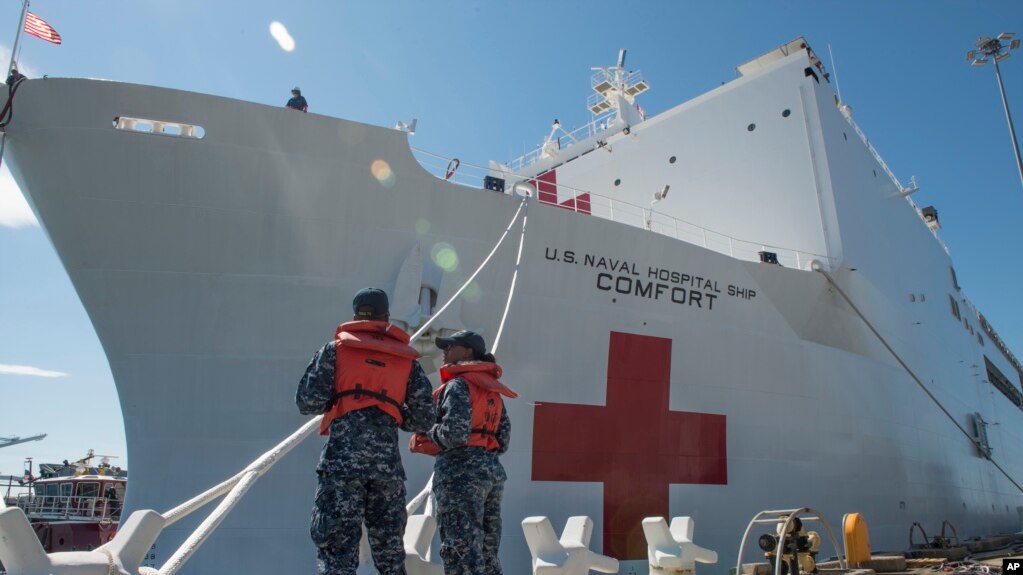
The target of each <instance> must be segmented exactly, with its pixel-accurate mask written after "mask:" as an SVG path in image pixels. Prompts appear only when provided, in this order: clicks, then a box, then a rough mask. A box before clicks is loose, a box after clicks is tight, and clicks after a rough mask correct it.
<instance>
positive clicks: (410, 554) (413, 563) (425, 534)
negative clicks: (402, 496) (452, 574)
mask: <svg viewBox="0 0 1023 575" xmlns="http://www.w3.org/2000/svg"><path fill="white" fill-rule="evenodd" d="M436 531H437V520H436V519H434V518H433V517H432V516H430V515H409V518H408V521H407V522H406V523H405V537H404V542H405V571H406V572H407V573H408V575H444V568H443V567H442V566H440V565H439V564H437V563H432V562H431V561H430V559H429V554H430V545H431V544H432V543H433V534H434V533H435V532H436ZM376 574H377V568H376V566H375V565H373V555H372V553H371V552H370V548H369V538H368V536H367V534H366V527H365V526H363V528H362V539H361V540H360V541H359V567H358V569H356V575H376Z"/></svg>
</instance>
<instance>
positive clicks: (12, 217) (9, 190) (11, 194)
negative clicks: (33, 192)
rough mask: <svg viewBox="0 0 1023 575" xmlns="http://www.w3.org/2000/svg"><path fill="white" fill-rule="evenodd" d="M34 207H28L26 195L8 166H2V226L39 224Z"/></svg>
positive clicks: (21, 226)
mask: <svg viewBox="0 0 1023 575" xmlns="http://www.w3.org/2000/svg"><path fill="white" fill-rule="evenodd" d="M38 225H39V221H38V220H36V217H35V214H33V213H32V209H31V208H29V207H28V202H27V201H26V200H25V196H23V195H22V194H21V189H19V188H18V184H16V183H15V182H14V178H12V177H11V172H10V171H9V170H8V169H7V166H6V165H5V166H3V167H0V226H5V227H8V228H25V227H28V226H38Z"/></svg>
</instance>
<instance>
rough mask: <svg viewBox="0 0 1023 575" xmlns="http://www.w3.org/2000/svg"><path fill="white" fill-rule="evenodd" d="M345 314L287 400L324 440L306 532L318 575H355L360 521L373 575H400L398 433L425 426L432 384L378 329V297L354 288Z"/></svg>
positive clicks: (381, 300)
mask: <svg viewBox="0 0 1023 575" xmlns="http://www.w3.org/2000/svg"><path fill="white" fill-rule="evenodd" d="M352 307H353V309H354V311H355V318H354V321H352V322H348V323H344V324H342V325H341V326H339V327H338V331H337V337H336V338H335V339H334V340H333V341H330V342H328V343H327V344H326V345H324V346H323V347H322V348H320V350H319V351H317V352H316V354H315V355H314V356H313V359H312V362H311V363H310V364H309V367H308V368H306V372H305V375H304V376H303V377H302V380H301V381H300V382H299V385H298V392H297V394H296V396H295V403H296V404H298V410H299V411H300V412H302V413H303V414H306V415H311V414H319V413H325V414H326V415H324V418H323V425H322V426H321V429H320V431H321V433H323V434H325V435H327V434H329V436H330V437H329V439H328V440H327V443H326V445H324V447H323V451H322V453H321V455H320V463H319V465H318V466H317V468H316V474H317V475H318V476H319V486H318V488H317V490H316V501H315V504H314V506H313V512H312V525H311V527H310V534H311V535H312V539H313V543H315V544H316V547H317V553H318V557H319V560H318V562H317V564H318V567H319V572H320V573H321V574H329V575H340V574H344V575H354V574H355V570H356V568H357V567H358V564H359V541H360V539H361V536H362V524H363V522H365V524H366V530H367V533H368V536H369V544H370V548H371V549H372V552H373V562H374V564H375V565H376V567H377V570H378V571H379V572H380V574H381V575H405V547H404V544H403V542H402V538H403V536H404V532H405V520H406V516H405V495H406V493H405V469H404V468H403V467H402V465H401V457H400V455H399V454H398V428H399V427H401V428H402V429H404V430H406V431H425V430H428V429H429V428H430V425H431V424H432V423H433V422H434V420H435V412H434V406H433V399H432V397H431V386H430V381H429V380H428V379H427V378H426V374H425V373H423V368H422V367H421V366H420V365H419V363H418V362H417V361H416V360H415V358H416V357H418V354H417V353H416V352H415V350H413V349H412V348H411V347H409V346H408V341H409V336H408V335H407V334H405V332H403V331H402V330H400V329H398V328H397V327H395V326H393V325H390V324H389V323H387V322H388V319H389V317H390V316H389V312H388V302H387V294H385V293H384V292H383V291H382V290H379V289H376V288H366V289H363V290H360V291H359V292H358V293H357V294H356V295H355V299H354V301H353V302H352Z"/></svg>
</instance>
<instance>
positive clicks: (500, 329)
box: [490, 199, 529, 353]
mask: <svg viewBox="0 0 1023 575" xmlns="http://www.w3.org/2000/svg"><path fill="white" fill-rule="evenodd" d="M523 201H525V200H524V199H523ZM528 220H529V204H526V211H525V212H523V214H522V235H520V236H519V253H518V255H517V256H515V273H513V274H512V280H511V286H510V287H509V288H508V301H507V302H505V304H504V314H502V315H501V324H500V325H499V326H497V335H496V336H495V337H494V345H493V347H491V348H490V352H491V353H493V352H495V351H497V346H498V345H499V344H500V343H501V334H502V333H503V332H504V322H505V320H507V319H508V310H510V309H511V302H512V296H513V295H515V281H516V280H517V279H518V278H519V266H520V264H521V263H522V245H523V244H524V243H526V221H528Z"/></svg>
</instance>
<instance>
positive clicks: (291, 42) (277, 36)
mask: <svg viewBox="0 0 1023 575" xmlns="http://www.w3.org/2000/svg"><path fill="white" fill-rule="evenodd" d="M270 35H271V36H273V37H274V40H277V44H278V45H279V46H280V47H281V50H284V51H285V52H294V51H295V39H294V38H292V37H291V34H289V33H288V29H287V28H285V27H284V24H281V23H280V22H271V23H270Z"/></svg>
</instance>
